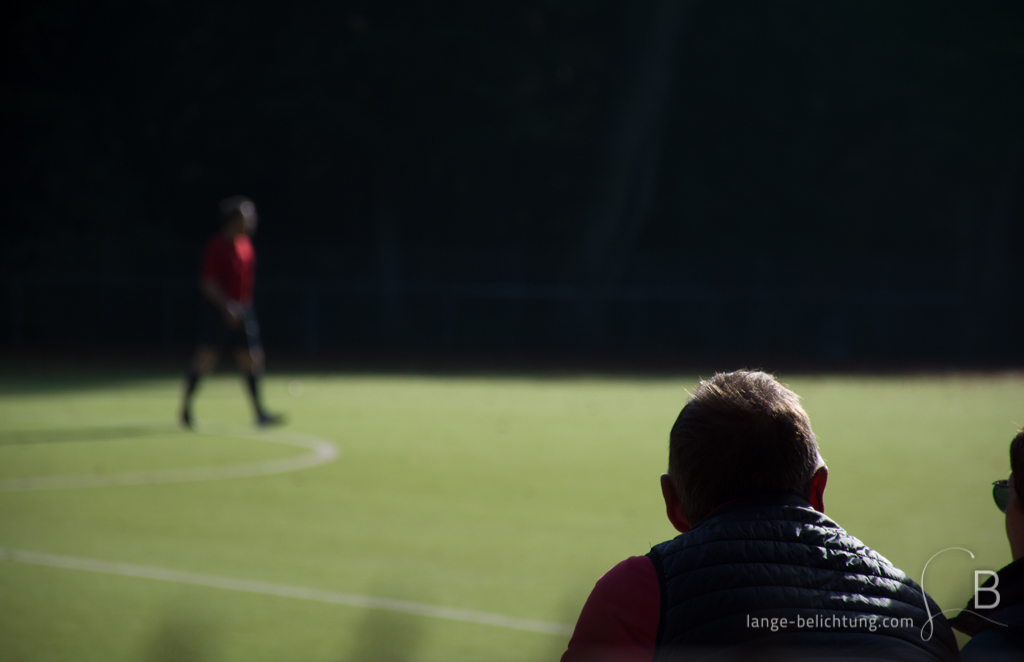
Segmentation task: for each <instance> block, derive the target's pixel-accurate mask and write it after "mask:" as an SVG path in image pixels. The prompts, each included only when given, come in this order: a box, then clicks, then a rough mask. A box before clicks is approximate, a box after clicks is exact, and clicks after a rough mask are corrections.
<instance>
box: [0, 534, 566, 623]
mask: <svg viewBox="0 0 1024 662" xmlns="http://www.w3.org/2000/svg"><path fill="white" fill-rule="evenodd" d="M0 560H5V561H14V562H15V563H31V564H33V565H44V566H51V567H54V568H67V569H71V570H89V571H91V572H103V573H106V574H111V575H122V576H125V577H140V578H143V579H158V580H161V581H166V582H176V583H179V584H192V585H194V586H206V587H210V588H223V589H228V590H232V591H244V592H246V593H258V594H260V595H275V596H279V597H282V598H294V599H296V600H312V601H314V602H326V603H329V604H336V605H347V606H350V607H361V608H363V609H386V610H388V611H400V612H405V613H408V614H417V615H419V616H429V617H431V618H443V619H447V620H450V621H462V622H464V623H477V624H481V625H493V626H495V627H502V628H511V629H513V630H526V631H529V632H543V633H545V634H557V635H571V634H572V627H571V626H569V625H565V624H563V623H551V622H548V621H535V620H530V619H526V618H513V617H511V616H502V615H500V614H488V613H486V612H482V611H470V610H466V609H453V608H451V607H441V606H438V605H428V604H422V603H419V602H406V601H404V600H391V599H389V598H377V597H373V596H369V595H354V594H352V593H336V592H334V591H324V590H320V589H316V588H308V587H305V586H290V585H288V584H272V583H269V582H259V581H252V580H249V579H235V578H232V577H219V576H217V575H202V574H198V573H194V572H184V571H181V570H170V569H168V568H155V567H152V566H145V565H133V564H129V563H112V562H110V561H99V560H96V559H85V558H79V557H74V556H58V555H57V554H44V553H42V552H29V551H24V550H19V549H7V548H3V547H0Z"/></svg>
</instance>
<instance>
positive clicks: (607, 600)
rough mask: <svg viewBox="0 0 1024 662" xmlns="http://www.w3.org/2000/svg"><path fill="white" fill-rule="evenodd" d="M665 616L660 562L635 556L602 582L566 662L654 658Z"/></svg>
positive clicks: (629, 661)
mask: <svg viewBox="0 0 1024 662" xmlns="http://www.w3.org/2000/svg"><path fill="white" fill-rule="evenodd" d="M660 619H661V588H660V587H659V586H658V573H657V572H656V571H655V570H654V563H652V562H651V559H650V558H648V557H646V556H631V557H629V558H628V559H626V560H625V561H623V562H622V563H620V564H618V565H617V566H615V567H614V568H612V569H611V570H609V571H608V572H607V573H605V575H604V577H601V579H599V580H597V584H596V585H595V586H594V590H593V591H592V592H591V593H590V597H589V598H587V603H586V604H585V605H583V612H582V613H581V614H580V618H579V620H578V621H576V629H575V630H573V633H572V639H570V640H569V649H568V650H567V651H565V653H564V654H563V655H562V662H588V661H590V660H607V659H612V660H615V661H616V662H650V660H652V659H653V658H654V647H655V644H656V643H657V638H658V622H659V621H660Z"/></svg>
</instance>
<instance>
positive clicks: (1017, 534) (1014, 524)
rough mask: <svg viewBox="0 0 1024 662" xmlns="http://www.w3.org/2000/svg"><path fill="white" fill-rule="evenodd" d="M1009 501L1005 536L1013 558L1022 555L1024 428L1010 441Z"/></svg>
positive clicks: (1023, 530) (1023, 555) (1023, 525)
mask: <svg viewBox="0 0 1024 662" xmlns="http://www.w3.org/2000/svg"><path fill="white" fill-rule="evenodd" d="M1010 469H1011V470H1012V471H1013V473H1011V474H1010V501H1009V503H1007V504H1006V537H1007V538H1008V539H1009V541H1010V554H1011V555H1012V556H1013V560H1014V561H1016V560H1017V559H1019V558H1021V557H1024V430H1021V431H1020V432H1018V433H1017V436H1016V437H1014V438H1013V441H1012V442H1010Z"/></svg>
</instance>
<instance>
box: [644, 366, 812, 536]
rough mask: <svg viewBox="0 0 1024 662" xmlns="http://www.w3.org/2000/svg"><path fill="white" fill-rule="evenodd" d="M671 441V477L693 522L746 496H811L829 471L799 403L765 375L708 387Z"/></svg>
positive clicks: (721, 380)
mask: <svg viewBox="0 0 1024 662" xmlns="http://www.w3.org/2000/svg"><path fill="white" fill-rule="evenodd" d="M669 439H670V441H669V474H668V477H669V478H670V480H671V483H672V485H673V486H674V487H675V493H676V495H677V497H678V500H679V502H680V505H681V506H682V512H683V514H684V515H685V516H686V520H688V522H689V524H696V523H697V522H698V521H699V520H701V519H703V518H704V517H705V516H707V515H708V513H710V512H711V511H712V510H713V509H715V508H716V507H718V506H721V505H723V504H725V503H727V502H729V501H733V500H735V499H739V498H741V497H745V496H751V495H755V494H795V495H797V496H801V497H804V498H807V496H808V490H809V488H810V487H811V480H812V478H815V476H816V471H817V470H818V468H819V467H822V466H823V465H824V462H822V460H821V456H820V455H819V454H818V442H817V441H816V440H815V438H814V433H813V432H811V422H810V420H809V419H808V418H807V413H806V412H804V409H803V407H801V406H800V398H799V397H798V396H797V394H796V393H793V392H792V391H790V390H789V389H788V388H786V387H785V386H783V385H782V384H780V383H779V382H777V381H776V380H775V378H774V377H772V376H771V375H768V374H766V373H763V372H751V371H746V370H738V371H736V372H728V373H718V374H717V375H715V376H714V377H712V378H710V379H708V380H705V381H702V382H701V383H700V386H699V387H698V388H697V390H696V392H695V393H693V395H692V396H691V398H690V401H689V402H688V403H687V404H686V406H685V407H683V410H682V411H681V412H680V413H679V417H678V418H677V419H676V422H675V425H673V426H672V432H671V433H670V435H669ZM826 479H827V473H826ZM663 482H664V481H663ZM820 490H821V491H824V482H823V480H822V482H821V486H820ZM667 498H668V497H667V496H666V499H667ZM818 498H819V500H820V494H819V495H818ZM670 517H671V514H670ZM673 523H674V522H673ZM677 528H678V525H677Z"/></svg>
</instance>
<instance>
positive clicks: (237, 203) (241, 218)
mask: <svg viewBox="0 0 1024 662" xmlns="http://www.w3.org/2000/svg"><path fill="white" fill-rule="evenodd" d="M220 217H221V220H222V221H223V223H224V229H225V230H226V231H227V232H229V233H230V234H243V233H244V234H248V235H251V234H253V233H255V232H256V224H257V223H258V222H259V217H258V216H257V215H256V205H255V204H254V203H253V201H252V200H250V199H249V198H247V197H245V196H244V195H233V196H231V197H230V198H224V199H223V200H221V201H220Z"/></svg>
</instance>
